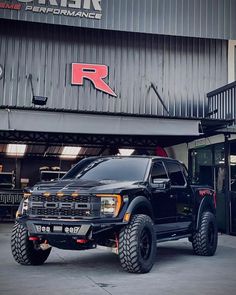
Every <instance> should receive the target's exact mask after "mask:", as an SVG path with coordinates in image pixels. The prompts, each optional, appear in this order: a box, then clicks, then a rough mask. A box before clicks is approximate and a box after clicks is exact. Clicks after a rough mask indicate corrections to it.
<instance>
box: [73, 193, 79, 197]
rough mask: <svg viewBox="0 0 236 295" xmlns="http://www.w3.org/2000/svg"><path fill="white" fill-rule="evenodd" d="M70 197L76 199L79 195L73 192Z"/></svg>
mask: <svg viewBox="0 0 236 295" xmlns="http://www.w3.org/2000/svg"><path fill="white" fill-rule="evenodd" d="M71 196H72V197H73V198H76V197H78V196H79V193H76V192H74V193H72V194H71Z"/></svg>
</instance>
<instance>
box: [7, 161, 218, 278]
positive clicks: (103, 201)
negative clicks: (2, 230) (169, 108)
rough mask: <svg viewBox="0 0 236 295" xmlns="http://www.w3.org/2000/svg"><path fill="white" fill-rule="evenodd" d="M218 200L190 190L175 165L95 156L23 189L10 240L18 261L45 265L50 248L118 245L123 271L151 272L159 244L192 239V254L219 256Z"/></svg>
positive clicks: (206, 190) (178, 165)
mask: <svg viewBox="0 0 236 295" xmlns="http://www.w3.org/2000/svg"><path fill="white" fill-rule="evenodd" d="M215 214H216V196H215V193H214V191H213V190H212V189H211V188H209V187H207V186H206V187H203V186H195V185H191V184H190V183H189V180H188V176H187V170H186V169H185V167H184V166H183V165H182V164H181V163H179V162H178V161H176V160H173V159H169V158H160V157H147V156H132V157H119V156H115V157H113V156H109V157H92V158H87V159H84V160H81V161H80V162H79V163H78V164H77V165H76V166H74V167H73V168H72V169H71V170H70V171H69V172H68V173H67V174H66V175H65V176H64V177H63V178H62V179H61V180H58V181H53V182H48V183H45V182H44V183H40V184H38V185H35V186H34V187H33V188H32V189H31V190H29V191H27V192H25V194H24V199H23V200H22V203H21V204H20V206H19V209H18V211H17V216H16V223H15V225H14V228H13V232H12V238H11V249H12V254H13V257H14V259H15V260H16V261H17V262H18V263H20V264H32V265H39V264H43V263H44V262H45V261H46V259H47V258H48V256H49V254H50V251H51V247H57V248H60V249H73V250H86V249H92V248H95V247H96V246H97V245H103V246H109V247H114V248H116V250H117V252H118V255H119V258H120V263H121V266H122V267H123V269H125V270H126V271H128V272H133V273H146V272H149V271H150V270H151V268H152V266H153V263H154V261H155V255H156V243H157V242H162V241H171V240H177V239H180V238H186V237H187V238H188V239H189V241H190V242H192V245H193V250H194V253H195V254H197V255H202V256H211V255H214V254H215V251H216V248H217V236H218V235H217V225H216V218H215Z"/></svg>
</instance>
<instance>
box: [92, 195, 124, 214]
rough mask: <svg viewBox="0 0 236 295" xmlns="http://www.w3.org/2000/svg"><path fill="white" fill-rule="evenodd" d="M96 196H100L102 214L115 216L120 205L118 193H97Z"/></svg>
mask: <svg viewBox="0 0 236 295" xmlns="http://www.w3.org/2000/svg"><path fill="white" fill-rule="evenodd" d="M96 196H97V197H99V198H101V214H102V215H110V216H112V217H116V216H117V215H118V214H119V212H120V208H121V205H122V198H121V196H120V195H112V194H111V195H107V194H99V195H96Z"/></svg>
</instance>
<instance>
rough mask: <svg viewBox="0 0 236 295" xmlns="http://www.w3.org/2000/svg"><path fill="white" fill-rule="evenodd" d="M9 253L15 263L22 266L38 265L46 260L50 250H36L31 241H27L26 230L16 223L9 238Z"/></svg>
mask: <svg viewBox="0 0 236 295" xmlns="http://www.w3.org/2000/svg"><path fill="white" fill-rule="evenodd" d="M11 251H12V255H13V257H14V259H15V261H16V262H18V263H20V264H23V265H40V264H43V263H44V262H45V261H46V259H47V258H48V256H49V254H50V252H51V248H49V249H47V250H42V249H36V248H35V246H34V242H33V241H29V237H28V231H27V229H26V228H25V227H24V226H23V225H22V224H20V223H19V222H17V221H16V223H15V225H14V227H13V230H12V236H11Z"/></svg>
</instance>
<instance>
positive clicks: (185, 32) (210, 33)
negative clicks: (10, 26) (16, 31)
mask: <svg viewBox="0 0 236 295" xmlns="http://www.w3.org/2000/svg"><path fill="white" fill-rule="evenodd" d="M8 2H10V3H11V2H12V3H16V1H15V0H11V1H8ZM59 2H60V1H59ZM34 3H35V5H38V4H37V1H36V0H35V1H34ZM81 3H83V2H81ZM21 4H22V5H23V7H24V6H25V5H26V4H24V3H21ZM27 5H32V3H31V2H30V3H28V4H27ZM101 5H102V19H101V20H89V19H84V18H79V17H67V16H63V15H62V16H60V15H53V14H43V13H40V14H39V13H32V12H29V11H24V10H22V11H13V10H9V9H0V18H1V17H2V18H8V19H15V20H26V21H33V22H42V23H51V24H60V25H69V26H76V27H88V28H100V29H107V30H122V31H130V32H145V33H152V34H164V35H177V36H190V37H202V38H219V39H236V0H101ZM54 8H55V6H54ZM56 8H58V7H56Z"/></svg>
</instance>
